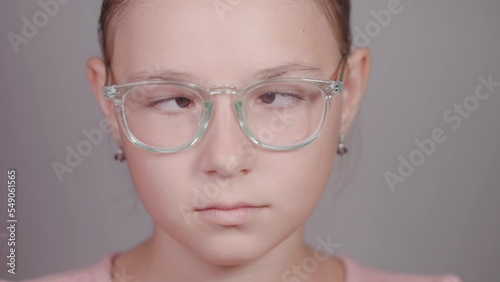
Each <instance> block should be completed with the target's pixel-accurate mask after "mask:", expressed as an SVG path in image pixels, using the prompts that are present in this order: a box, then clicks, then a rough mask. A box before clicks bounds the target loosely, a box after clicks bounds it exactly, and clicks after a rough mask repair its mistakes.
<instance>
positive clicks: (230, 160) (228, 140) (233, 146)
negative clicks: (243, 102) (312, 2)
mask: <svg viewBox="0 0 500 282" xmlns="http://www.w3.org/2000/svg"><path fill="white" fill-rule="evenodd" d="M227 94H228V93H225V94H223V95H220V94H218V95H213V96H212V103H213V105H212V106H213V110H212V115H211V117H210V121H209V123H208V127H207V128H206V130H205V133H204V134H203V137H202V138H201V140H199V142H198V144H197V145H198V148H199V150H200V152H201V153H200V164H199V165H200V166H201V169H202V170H203V171H204V172H205V173H207V174H210V175H218V176H220V177H224V178H227V177H232V176H241V175H245V174H247V173H249V172H250V171H251V170H252V166H253V163H254V157H255V155H256V154H255V152H256V148H254V146H255V145H254V144H253V143H252V142H251V141H250V140H249V139H248V138H247V137H246V136H245V133H244V132H243V131H242V129H241V128H240V126H239V121H238V118H237V116H236V114H235V112H234V110H233V105H234V99H235V97H234V96H235V95H227Z"/></svg>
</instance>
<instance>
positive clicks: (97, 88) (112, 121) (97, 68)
mask: <svg viewBox="0 0 500 282" xmlns="http://www.w3.org/2000/svg"><path fill="white" fill-rule="evenodd" d="M87 79H88V81H89V84H90V87H91V88H92V92H94V96H95V98H96V99H97V102H98V103H99V107H100V108H101V111H102V112H103V114H104V116H105V117H106V120H107V122H108V125H109V129H110V131H111V133H112V134H113V137H114V138H115V140H116V141H117V142H118V144H120V145H121V144H122V142H121V136H120V132H119V126H118V118H117V116H116V111H115V106H114V104H113V101H111V100H108V99H106V98H105V97H104V84H105V83H106V67H105V64H104V61H103V60H102V59H100V58H98V57H92V58H90V59H89V60H88V61H87Z"/></svg>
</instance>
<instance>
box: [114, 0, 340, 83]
mask: <svg viewBox="0 0 500 282" xmlns="http://www.w3.org/2000/svg"><path fill="white" fill-rule="evenodd" d="M122 16H123V20H121V21H119V23H120V25H119V26H117V27H115V30H116V33H115V35H114V36H115V37H114V44H113V46H114V48H113V52H112V54H113V58H112V63H113V71H114V72H115V76H116V77H119V78H121V79H124V78H125V77H127V76H130V74H131V73H135V72H144V71H147V70H148V69H149V70H152V69H161V68H168V69H174V70H177V71H179V72H189V73H193V74H196V75H197V76H199V77H203V79H204V80H206V81H212V80H213V81H219V82H220V81H221V80H223V82H236V81H237V80H238V81H242V80H244V79H245V78H246V75H248V74H250V73H253V72H255V71H257V70H260V69H266V68H271V67H273V66H276V65H283V64H285V63H289V62H294V63H304V64H308V65H317V66H319V67H324V68H325V72H328V71H331V70H333V69H334V68H335V66H336V61H337V60H338V57H339V55H338V54H337V51H336V50H338V44H337V42H336V40H335V37H334V35H333V33H332V29H331V27H330V25H329V23H328V21H327V19H326V17H325V16H324V15H323V14H322V13H321V12H320V11H319V9H318V8H317V7H316V5H315V4H313V1H311V0H303V1H300V0H282V1H278V0H272V1H271V0H239V1H235V0H232V1H229V0H216V1H213V0H190V1H174V0H170V1H165V0H148V1H145V0H140V1H132V2H131V3H130V5H129V6H128V7H126V11H125V12H124V13H122Z"/></svg>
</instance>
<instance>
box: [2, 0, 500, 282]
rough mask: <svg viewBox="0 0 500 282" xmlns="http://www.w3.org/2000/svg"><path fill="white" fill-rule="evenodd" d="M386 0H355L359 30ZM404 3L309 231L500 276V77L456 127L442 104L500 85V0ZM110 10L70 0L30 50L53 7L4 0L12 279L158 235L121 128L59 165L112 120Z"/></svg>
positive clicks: (400, 262) (406, 260)
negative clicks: (435, 135)
mask: <svg viewBox="0 0 500 282" xmlns="http://www.w3.org/2000/svg"><path fill="white" fill-rule="evenodd" d="M388 3H389V1H388V0H363V1H361V0H360V1H354V3H353V22H352V26H353V29H354V28H360V29H362V30H364V29H365V27H366V25H367V24H369V23H370V22H371V21H374V16H373V15H372V14H371V13H370V12H371V11H375V12H376V11H380V10H382V9H387V4H388ZM401 7H403V10H402V11H401V12H400V13H399V14H393V15H392V18H391V21H390V23H389V24H388V25H387V26H383V27H381V29H380V30H379V31H378V32H376V34H372V35H374V36H372V37H370V39H371V40H370V42H369V44H368V46H369V48H370V49H371V51H372V55H373V67H372V76H371V79H370V82H369V86H368V91H367V94H366V96H365V100H364V102H363V105H362V108H361V114H360V116H359V117H358V120H357V122H356V125H355V127H354V128H353V130H352V132H351V133H350V135H349V136H348V146H349V148H350V149H351V152H353V153H352V154H350V155H349V157H348V158H347V159H345V160H342V161H340V160H339V161H337V163H336V168H335V171H334V172H333V173H332V177H331V179H330V181H329V183H330V185H329V188H328V190H327V192H326V194H325V197H324V198H323V199H322V202H321V204H320V205H319V206H318V208H317V210H316V211H315V214H314V216H313V217H312V218H311V219H310V220H309V221H308V223H307V225H308V227H309V229H308V232H307V240H308V241H309V242H310V243H311V244H317V239H318V238H323V239H324V240H326V239H327V238H328V236H331V237H332V238H333V241H335V242H338V244H340V247H339V249H338V252H339V253H342V254H344V255H348V256H350V257H351V258H353V259H354V260H356V261H358V262H359V263H361V264H364V265H367V266H372V267H376V268H380V269H383V270H387V271H401V272H413V273H422V274H443V273H457V274H458V275H459V276H460V277H462V278H463V279H464V280H465V281H474V282H483V281H498V279H499V278H498V277H500V268H499V267H498V266H499V265H500V205H499V204H498V202H499V200H500V185H499V183H500V125H499V121H500V111H499V110H498V109H499V108H500V97H498V96H499V95H500V87H497V88H496V92H494V93H493V94H492V95H491V97H490V98H488V99H487V100H485V101H480V103H479V107H478V109H477V110H476V111H474V112H470V117H469V118H467V119H463V123H462V124H461V126H460V127H459V128H457V129H455V130H454V129H452V127H451V124H450V123H447V122H445V121H444V120H443V114H444V113H445V112H446V111H447V110H448V109H452V107H453V105H454V104H461V103H462V102H463V101H464V99H466V98H467V97H469V96H472V95H473V94H474V91H475V89H476V87H477V86H478V85H479V83H480V82H479V80H478V77H479V76H483V77H485V78H486V77H487V76H488V75H490V74H491V75H492V76H493V80H494V81H500V55H499V53H498V50H500V34H499V32H498V29H499V27H500V17H498V14H499V12H500V2H499V1H498V0H477V1H467V0H453V1H452V0H441V1H411V0H401ZM99 8H100V1H99V0H92V1H75V0H73V1H70V3H68V4H65V5H61V6H60V11H59V13H57V15H55V16H54V17H51V18H50V19H49V22H48V23H47V25H46V26H44V27H41V28H39V30H38V33H37V34H36V36H34V37H33V38H32V39H29V42H28V43H27V44H23V45H21V46H20V52H19V53H17V54H16V53H15V52H14V49H13V48H12V46H11V44H10V42H9V40H8V37H7V34H8V33H9V32H15V33H17V34H20V33H21V28H22V25H23V22H22V17H27V18H29V19H31V18H32V16H33V15H34V14H35V13H36V12H37V11H40V10H41V8H40V6H39V5H38V4H37V1H26V0H24V1H6V0H3V1H2V8H1V10H0V36H1V38H0V54H1V59H0V85H1V88H0V89H1V96H0V97H1V98H0V99H1V100H0V101H1V102H0V124H1V138H0V150H1V151H0V152H1V162H0V171H1V173H0V183H2V184H1V185H2V186H1V189H0V199H1V201H0V226H1V227H2V228H1V229H0V240H1V242H0V246H1V248H0V255H1V257H2V259H1V261H2V263H0V278H9V279H25V278H29V277H35V276H39V275H44V274H49V273H54V272H59V271H63V270H68V269H73V268H79V267H83V266H86V265H88V264H91V263H93V262H95V261H96V260H98V259H99V258H100V257H101V256H102V255H104V254H106V253H109V252H111V251H117V250H125V249H127V248H130V247H131V246H133V245H135V244H137V243H139V242H140V241H142V240H144V239H145V238H146V237H147V236H148V234H149V233H150V231H151V226H152V225H151V220H150V218H149V217H148V215H147V213H146V212H145V210H144V208H143V207H142V205H141V203H140V202H139V201H138V200H137V198H136V194H135V191H134V188H133V186H132V184H131V182H130V178H129V175H128V170H127V167H126V165H124V164H117V163H115V162H114V160H113V159H112V156H113V154H114V152H115V150H116V145H115V144H114V142H113V140H111V136H109V135H106V137H105V140H104V142H102V143H100V144H98V145H97V146H94V147H93V148H92V152H91V153H90V155H89V156H86V157H84V158H83V161H82V163H81V164H80V165H79V166H78V167H77V168H75V169H74V171H73V172H71V173H67V174H64V176H63V181H62V182H59V180H58V179H57V177H56V175H55V174H54V171H53V170H52V168H51V164H52V162H54V161H57V162H61V163H64V159H65V156H66V154H67V151H66V149H65V148H66V146H70V147H72V148H76V146H77V144H78V143H79V142H81V141H82V140H86V138H85V136H84V135H83V134H82V131H83V130H92V129H97V128H98V126H99V122H100V121H101V120H102V118H103V116H102V114H101V112H100V110H99V109H98V106H97V103H96V102H95V100H94V97H93V95H92V94H91V91H90V88H89V86H88V85H87V81H86V78H85V62H86V60H87V58H88V57H89V56H92V55H98V54H99V48H98V41H97V33H96V29H97V18H98V11H99ZM375 31H376V30H375ZM469 98H470V97H469ZM435 128H442V129H443V130H444V132H445V133H446V135H447V136H448V139H447V141H446V142H444V143H443V144H438V145H437V148H436V151H435V152H434V153H433V154H431V155H430V156H428V157H426V158H425V161H424V163H423V165H421V166H419V167H416V169H415V172H414V173H413V174H412V175H411V176H409V177H408V178H407V179H406V181H405V182H404V183H400V184H398V185H397V186H396V189H395V190H394V191H391V189H389V186H388V184H387V182H386V180H385V178H384V172H385V171H392V172H395V171H396V169H397V166H398V164H399V162H400V161H399V160H398V156H400V155H401V156H403V157H404V158H405V159H408V157H409V155H410V154H411V153H412V152H414V151H415V150H417V149H418V147H417V146H416V145H415V143H414V141H415V140H417V139H418V140H423V139H425V138H430V137H431V132H432V131H433V130H434V129H435ZM9 168H16V169H17V191H18V193H17V198H16V200H17V209H18V211H17V217H18V219H19V223H18V228H17V240H18V249H17V259H18V260H17V270H18V274H17V275H16V276H15V277H11V276H10V275H7V273H6V268H5V263H4V262H5V256H6V255H7V253H6V249H7V248H6V241H5V238H3V237H1V236H2V233H3V234H5V233H6V229H5V228H4V226H5V222H6V216H7V215H6V200H5V199H6V195H7V193H6V190H7V187H6V181H7V179H6V177H7V173H6V171H7V169H9ZM339 183H340V184H339ZM341 184H343V185H341Z"/></svg>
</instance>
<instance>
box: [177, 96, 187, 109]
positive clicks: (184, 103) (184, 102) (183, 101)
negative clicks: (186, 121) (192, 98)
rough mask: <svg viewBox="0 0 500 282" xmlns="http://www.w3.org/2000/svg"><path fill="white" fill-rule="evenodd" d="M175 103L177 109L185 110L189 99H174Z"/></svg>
mask: <svg viewBox="0 0 500 282" xmlns="http://www.w3.org/2000/svg"><path fill="white" fill-rule="evenodd" d="M175 102H176V103H177V105H179V107H181V108H185V107H187V106H189V99H187V98H186V97H179V98H176V99H175Z"/></svg>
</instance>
